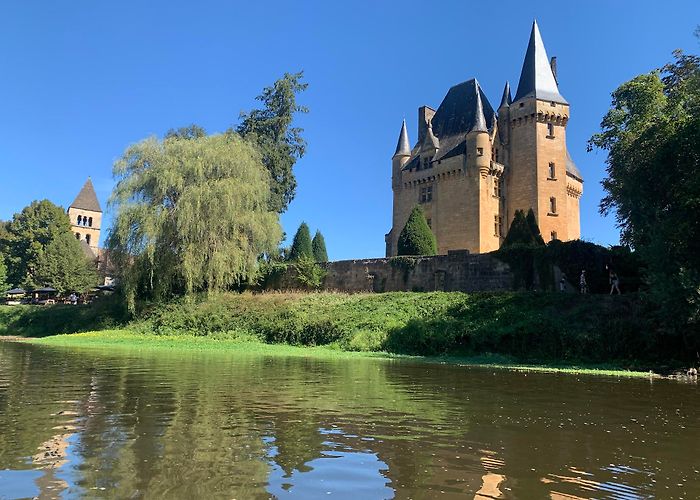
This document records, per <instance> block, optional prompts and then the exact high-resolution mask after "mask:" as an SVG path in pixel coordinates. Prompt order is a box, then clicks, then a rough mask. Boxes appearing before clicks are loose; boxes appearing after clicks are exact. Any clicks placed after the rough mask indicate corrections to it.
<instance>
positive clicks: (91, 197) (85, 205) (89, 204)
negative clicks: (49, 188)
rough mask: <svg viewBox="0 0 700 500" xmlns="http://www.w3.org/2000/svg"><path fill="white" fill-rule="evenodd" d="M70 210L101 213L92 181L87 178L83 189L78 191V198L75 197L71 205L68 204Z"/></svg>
mask: <svg viewBox="0 0 700 500" xmlns="http://www.w3.org/2000/svg"><path fill="white" fill-rule="evenodd" d="M70 208H80V209H83V210H90V211H92V212H102V208H100V202H99V201H98V200H97V194H96V193H95V187H94V186H93V185H92V181H91V180H90V178H89V177H88V180H87V181H86V182H85V185H84V186H83V189H81V190H80V192H79V193H78V196H76V197H75V200H73V203H71V204H70Z"/></svg>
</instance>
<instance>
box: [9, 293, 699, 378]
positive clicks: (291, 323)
mask: <svg viewBox="0 0 700 500" xmlns="http://www.w3.org/2000/svg"><path fill="white" fill-rule="evenodd" d="M644 304H645V302H643V301H640V300H639V297H638V296H637V295H636V294H629V295H626V296H622V297H614V298H611V297H609V296H603V295H586V296H581V295H574V294H557V293H531V292H513V293H499V294H494V293H476V294H465V293H460V292H431V293H415V292H395V293H385V294H357V295H349V294H340V293H312V294H309V293H263V294H252V293H242V294H234V293H222V294H214V295H210V296H200V297H198V298H189V299H181V300H176V301H173V302H169V303H165V304H149V305H146V306H143V307H142V308H140V310H139V311H138V312H137V313H136V315H135V316H133V317H131V319H128V315H127V313H126V310H125V308H124V306H123V305H122V303H121V302H119V301H116V300H113V299H104V300H102V301H98V302H97V303H95V304H93V305H92V306H77V307H75V306H54V307H47V308H36V307H15V308H0V334H4V335H24V336H31V337H35V336H47V335H55V334H62V333H76V332H88V331H95V330H111V329H119V330H120V331H122V332H123V333H127V334H134V335H139V336H150V337H153V336H157V337H158V338H161V339H162V338H176V337H183V338H191V339H194V338H208V339H216V340H238V341H241V340H243V341H258V342H264V343H270V344H272V343H281V344H291V345H298V346H330V347H332V348H335V349H338V350H347V351H362V352H378V351H384V352H388V353H396V354H410V355H423V356H449V357H469V358H473V357H480V358H481V359H483V360H485V361H488V360H491V361H495V362H496V363H500V364H512V363H536V364H550V365H559V366H566V365H568V366H571V365H575V364H580V363H583V364H589V365H594V364H605V365H607V366H613V367H618V368H635V369H644V370H646V369H649V368H654V369H660V370H663V369H664V368H674V367H676V366H682V365H683V364H684V363H687V361H689V360H692V358H693V354H692V353H690V352H688V350H687V349H686V348H685V347H684V345H683V343H682V341H681V340H680V339H679V338H677V337H667V336H665V335H664V334H663V333H662V330H661V329H660V328H658V325H655V324H654V311H652V310H649V309H648V306H645V305H644ZM96 340H98V341H99V336H98V337H97V338H96Z"/></svg>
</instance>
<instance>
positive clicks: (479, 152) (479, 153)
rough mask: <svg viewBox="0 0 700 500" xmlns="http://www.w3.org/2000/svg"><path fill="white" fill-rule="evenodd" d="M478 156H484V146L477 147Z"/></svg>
mask: <svg viewBox="0 0 700 500" xmlns="http://www.w3.org/2000/svg"><path fill="white" fill-rule="evenodd" d="M476 156H484V148H476Z"/></svg>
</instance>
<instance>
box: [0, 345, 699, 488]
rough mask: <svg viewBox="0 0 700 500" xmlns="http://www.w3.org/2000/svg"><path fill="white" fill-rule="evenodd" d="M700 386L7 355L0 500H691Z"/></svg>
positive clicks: (0, 377) (17, 350) (238, 360)
mask: <svg viewBox="0 0 700 500" xmlns="http://www.w3.org/2000/svg"><path fill="white" fill-rule="evenodd" d="M699 395H700V394H699V391H698V387H697V386H693V385H687V384H679V383H675V382H665V381H664V382H660V383H659V382H656V383H654V384H653V385H652V384H650V383H649V382H648V381H629V380H626V381H618V380H614V379H600V378H580V379H577V378H575V377H571V376H555V375H532V374H529V375H525V374H521V373H507V372H497V373H494V372H493V371H488V370H470V369H465V368H460V367H453V366H439V365H432V366H429V365H425V364H421V363H415V362H405V361H402V362H399V361H380V360H349V361H347V360H346V361H343V360H315V359H305V358H292V357H289V358H284V357H266V356H250V355H247V356H246V355H240V354H239V355H230V354H221V353H193V352H185V353H174V352H168V351H160V350H159V351H145V352H137V351H116V352H107V351H96V350H81V351H71V350H62V349H47V348H39V347H36V346H27V345H21V344H6V343H0V498H26V497H34V496H38V497H40V498H61V497H63V498H72V497H77V496H87V497H108V498H246V499H247V498H270V497H274V498H327V497H331V498H349V497H351V496H352V497H355V498H362V499H365V498H367V499H372V498H432V497H437V496H439V497H441V498H464V497H465V496H467V497H469V498H475V499H480V500H483V499H494V498H546V497H549V498H591V497H596V498H598V497H606V498H621V499H622V498H624V499H627V498H648V497H652V496H661V497H664V498H675V497H677V498H681V497H685V498H695V497H699V496H700V472H698V470H697V469H698V466H697V465H694V464H695V463H696V460H695V458H694V457H695V446H696V443H697V442H699V440H700V424H699V422H698V419H697V414H698V411H699V410H700V398H699V397H698V396H699Z"/></svg>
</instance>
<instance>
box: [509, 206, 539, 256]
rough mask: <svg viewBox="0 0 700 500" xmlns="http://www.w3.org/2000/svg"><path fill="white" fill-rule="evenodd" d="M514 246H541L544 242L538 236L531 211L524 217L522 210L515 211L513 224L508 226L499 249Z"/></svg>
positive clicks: (537, 227)
mask: <svg viewBox="0 0 700 500" xmlns="http://www.w3.org/2000/svg"><path fill="white" fill-rule="evenodd" d="M514 245H520V246H541V245H544V240H543V239H542V236H541V235H540V228H539V226H538V225H537V221H536V220H535V214H534V213H533V212H532V209H530V211H529V212H528V215H525V212H524V211H522V210H516V211H515V215H514V216H513V222H511V224H510V228H509V229H508V234H506V237H505V238H504V240H503V244H502V245H501V248H508V247H512V246H514Z"/></svg>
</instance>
